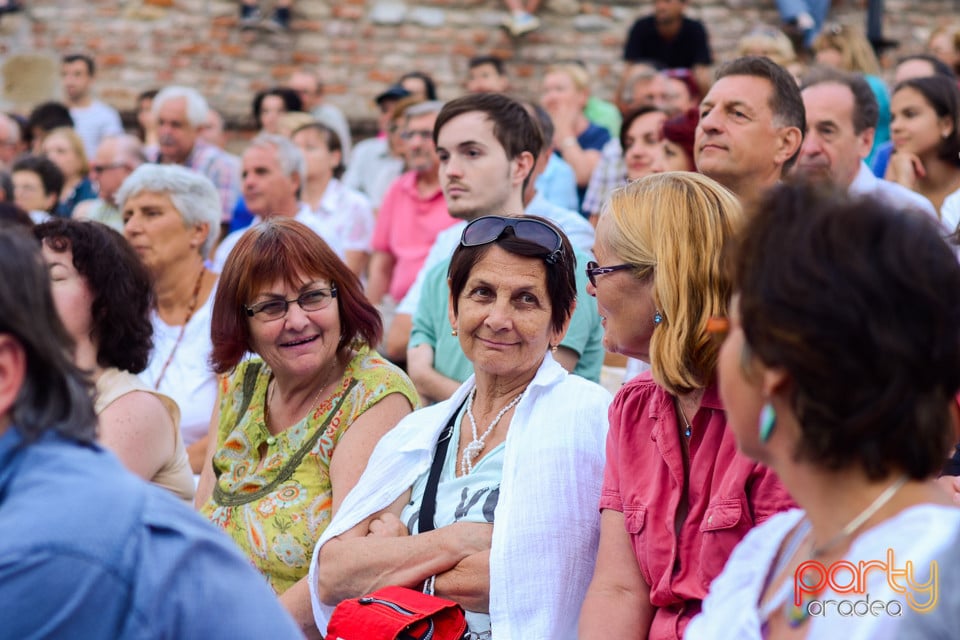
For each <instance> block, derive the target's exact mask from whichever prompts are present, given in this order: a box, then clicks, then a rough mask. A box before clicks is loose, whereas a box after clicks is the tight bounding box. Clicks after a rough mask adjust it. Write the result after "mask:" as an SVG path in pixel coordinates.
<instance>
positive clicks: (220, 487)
mask: <svg viewBox="0 0 960 640" xmlns="http://www.w3.org/2000/svg"><path fill="white" fill-rule="evenodd" d="M271 375H272V374H271V372H270V369H269V367H267V365H266V364H265V363H264V362H263V361H262V360H260V359H259V358H255V359H252V360H249V361H245V362H243V363H241V364H240V365H238V366H237V369H236V371H235V372H234V373H233V375H231V376H230V377H224V378H222V379H221V381H220V426H219V430H218V433H217V452H216V453H215V454H214V456H213V470H214V474H215V476H216V485H215V487H214V492H213V496H212V497H211V498H210V499H209V500H208V501H207V503H206V504H205V505H203V507H202V508H201V510H200V512H201V513H202V514H203V515H204V516H206V517H207V518H209V519H210V521H211V522H213V523H214V524H215V525H217V526H218V527H220V528H222V529H223V530H224V531H226V532H227V533H228V534H229V535H230V536H231V537H232V538H233V539H234V541H235V542H236V543H237V544H238V545H239V546H240V548H241V549H242V550H243V552H244V553H245V554H246V556H247V557H248V558H249V559H250V561H251V562H252V563H253V564H254V566H255V567H256V568H257V569H258V570H259V571H260V572H261V573H263V574H264V575H265V576H266V577H267V579H268V581H269V582H270V584H271V586H273V588H274V590H276V592H277V593H278V594H279V593H283V592H284V591H286V590H287V589H289V588H290V587H291V586H292V585H293V584H294V583H296V582H297V581H298V580H299V579H300V578H302V577H303V576H305V575H306V574H307V570H308V568H309V565H310V554H311V553H313V547H314V544H315V543H316V541H317V539H318V538H319V537H320V534H321V533H323V530H324V529H325V528H326V526H327V524H328V523H329V522H330V516H331V513H330V511H331V504H332V497H333V493H332V490H331V486H330V474H329V469H330V459H331V457H332V456H333V450H334V447H336V445H337V442H339V441H340V438H341V437H342V436H343V434H344V433H345V432H346V430H347V429H348V428H349V426H350V425H351V424H352V423H353V421H354V420H356V419H357V418H358V417H360V415H361V414H363V412H364V411H366V410H367V409H369V408H370V407H372V406H373V405H374V404H376V403H377V402H378V401H380V400H382V399H383V398H384V397H386V396H388V395H390V394H391V393H401V394H403V395H404V396H405V397H406V398H407V400H408V401H409V402H410V406H411V407H413V408H416V407H417V406H418V403H419V399H418V396H417V391H416V389H415V388H414V386H413V383H412V382H411V381H410V379H409V378H408V377H407V376H406V374H405V373H403V371H401V370H400V369H399V368H397V367H396V366H394V365H393V364H391V363H390V362H388V361H387V360H385V359H384V358H382V357H381V356H380V355H379V354H378V353H376V352H375V351H372V350H370V349H369V348H367V347H363V348H361V349H359V350H358V351H357V353H356V355H355V356H354V357H353V359H352V360H351V361H350V363H349V364H348V365H347V368H346V371H345V372H344V375H343V377H342V378H341V379H340V382H339V385H338V387H337V388H336V390H335V391H334V393H333V394H332V395H331V396H330V398H328V399H326V400H324V401H323V402H322V403H320V405H319V406H318V407H317V408H316V409H315V410H314V411H312V412H311V413H309V414H308V415H307V416H306V417H304V418H303V420H301V421H300V422H298V423H297V424H295V425H293V426H291V427H290V428H289V429H287V430H285V431H283V432H282V433H279V434H277V435H276V436H271V435H270V433H268V432H267V428H266V426H265V423H264V415H263V411H264V405H265V403H266V393H267V385H268V383H269V382H270V378H271ZM263 443H266V444H267V450H266V454H265V457H264V458H263V460H262V461H261V456H260V454H259V453H258V449H259V447H260V445H261V444H263Z"/></svg>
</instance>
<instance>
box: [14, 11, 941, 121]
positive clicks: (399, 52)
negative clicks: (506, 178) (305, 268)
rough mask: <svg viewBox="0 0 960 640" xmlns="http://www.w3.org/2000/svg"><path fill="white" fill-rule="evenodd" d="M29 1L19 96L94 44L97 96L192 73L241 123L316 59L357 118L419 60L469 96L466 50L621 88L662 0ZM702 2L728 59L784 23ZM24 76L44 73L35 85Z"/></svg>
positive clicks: (891, 23) (907, 30)
mask: <svg viewBox="0 0 960 640" xmlns="http://www.w3.org/2000/svg"><path fill="white" fill-rule="evenodd" d="M24 2H25V4H27V5H29V7H30V11H29V15H25V14H17V15H7V16H4V17H3V18H2V19H0V64H3V63H10V62H11V61H14V60H20V59H21V58H22V56H24V55H27V56H39V57H41V58H48V60H43V59H41V60H39V61H37V60H33V62H34V64H35V66H34V67H33V68H32V69H31V71H30V72H29V73H28V74H26V75H27V76H28V78H27V79H26V81H24V80H23V79H21V80H20V81H19V83H11V82H10V81H9V79H7V78H5V83H6V85H7V90H6V91H5V92H4V95H3V100H4V101H5V102H6V103H7V106H10V105H11V104H16V103H22V102H23V101H24V96H26V95H28V94H29V95H31V96H32V95H33V94H36V93H37V92H39V93H44V92H47V93H49V92H50V91H54V92H55V91H57V90H58V88H59V87H58V80H57V78H56V71H57V65H56V63H55V61H56V59H57V56H58V55H59V54H60V53H62V52H65V51H88V52H92V53H93V54H94V55H95V57H96V60H97V62H98V64H99V73H98V75H99V79H98V85H97V86H98V94H99V96H100V97H101V98H103V99H105V100H107V101H108V102H110V103H112V104H114V105H115V106H117V107H118V108H119V109H121V110H130V109H132V108H133V104H134V97H135V96H136V94H137V93H138V92H140V91H142V90H145V89H148V88H153V87H158V86H162V85H164V84H168V83H180V84H189V85H193V86H196V87H198V88H200V89H201V91H203V92H204V93H205V95H206V96H207V97H208V99H209V100H210V102H211V104H212V105H213V106H215V107H216V108H218V109H219V110H221V111H222V112H224V113H225V114H226V115H227V118H228V121H230V122H231V123H232V124H234V125H244V124H246V123H249V120H250V116H249V111H250V107H249V104H250V99H251V96H252V95H253V93H254V92H255V91H257V90H259V89H262V88H265V87H268V86H271V85H274V84H277V83H280V82H282V81H283V79H284V78H286V77H287V75H288V74H289V73H290V72H291V71H292V70H293V69H294V68H296V67H298V66H301V65H308V66H315V67H318V68H320V69H321V70H322V73H323V76H324V77H325V80H326V87H327V92H328V95H329V99H330V100H331V101H332V102H333V103H335V104H337V105H339V106H340V107H341V108H343V110H344V112H345V113H346V114H347V115H348V118H350V120H351V122H352V123H353V124H354V126H358V127H362V126H364V125H365V124H368V123H369V122H370V121H371V120H372V118H373V115H374V113H373V105H372V103H371V98H372V97H373V96H374V95H376V94H377V93H378V92H379V91H380V90H382V89H383V87H384V86H385V85H386V84H387V83H389V82H390V81H392V80H393V79H395V78H396V77H397V76H398V75H400V74H401V73H403V72H404V71H408V70H410V69H413V68H418V69H422V70H424V71H427V72H428V73H430V74H431V75H433V76H434V78H435V79H436V80H437V82H438V85H439V89H440V93H441V97H446V98H449V97H453V96H455V95H457V93H458V92H459V90H460V83H461V82H462V79H463V77H464V75H465V73H466V62H467V59H468V58H469V57H470V56H473V55H475V54H479V53H496V54H498V55H501V56H503V57H505V58H507V59H508V60H509V61H510V68H511V76H512V78H513V81H514V84H515V85H516V86H517V87H518V88H519V89H520V93H526V94H531V93H532V92H534V91H536V86H537V84H538V78H539V76H540V73H541V71H542V69H543V67H544V66H545V65H547V64H549V63H550V62H551V61H554V60H557V59H563V58H570V57H578V58H580V59H582V60H584V61H585V62H586V64H587V65H588V67H589V69H590V71H591V74H592V78H593V83H594V90H595V91H596V92H598V93H599V94H600V95H604V96H610V95H611V94H612V92H613V88H614V86H615V84H616V78H617V77H618V74H619V73H620V71H621V69H622V66H621V62H620V55H621V51H622V47H623V39H624V37H625V36H626V32H627V30H628V28H629V26H630V24H631V23H632V21H633V20H634V19H635V18H636V17H637V16H639V15H642V14H644V13H647V12H649V11H650V7H651V4H650V3H649V2H640V3H635V2H626V1H623V0H619V1H608V0H596V1H595V2H578V1H576V0H545V2H544V3H543V5H544V6H543V7H542V8H541V10H540V12H539V15H540V17H541V19H542V21H543V26H542V28H541V29H540V30H539V31H537V32H534V33H531V34H528V35H527V36H525V37H523V38H522V39H514V38H511V37H510V36H509V35H508V34H507V33H506V32H505V31H504V30H503V29H501V28H499V24H500V21H501V19H502V18H503V17H504V15H505V13H504V11H503V6H502V4H501V2H500V0H368V1H364V0H295V2H294V20H293V29H292V31H291V32H290V33H289V34H270V33H267V32H243V31H241V30H240V29H239V28H238V25H237V22H238V20H237V15H238V8H237V6H238V2H236V1H228V0H87V1H85V2H84V1H82V0H69V2H66V1H64V0H24ZM263 4H264V5H265V6H269V4H270V3H269V2H267V3H263ZM690 4H691V8H690V11H689V13H690V14H691V15H692V16H694V17H698V18H700V19H702V20H704V21H705V22H706V24H707V27H708V29H709V31H710V35H711V41H712V44H713V48H714V52H715V56H716V58H717V59H718V60H723V59H725V58H727V57H729V55H730V51H731V50H732V48H733V46H734V44H735V42H736V40H737V38H738V37H739V36H740V35H742V34H743V33H744V32H745V31H747V30H748V29H749V28H750V27H751V26H753V25H755V24H757V23H761V22H768V23H772V24H776V22H777V13H776V10H775V8H774V3H773V0H726V1H718V0H691V1H690ZM835 4H836V5H838V6H836V7H835V9H834V11H833V16H832V17H833V18H835V19H840V20H843V21H849V22H854V23H857V24H861V25H862V24H863V21H864V14H863V10H862V9H860V8H859V4H860V1H859V0H845V1H840V2H835ZM886 5H887V9H886V20H885V35H886V36H887V37H890V38H895V39H898V40H900V41H901V42H902V46H901V51H915V50H917V49H918V48H920V47H921V46H922V43H923V41H924V40H925V38H926V35H927V34H928V33H929V31H930V29H931V28H932V27H933V26H934V25H935V24H936V23H938V22H939V21H942V20H944V19H946V18H947V17H949V16H950V15H951V14H953V15H956V14H957V10H958V8H960V6H958V5H960V0H887V3H886ZM51 63H52V64H51ZM8 66H9V65H8ZM21 68H22V66H21ZM46 76H50V77H46ZM25 82H26V83H27V84H29V83H33V85H32V87H30V89H31V90H30V91H28V90H27V89H28V88H27V84H25ZM11 84H12V85H13V86H11Z"/></svg>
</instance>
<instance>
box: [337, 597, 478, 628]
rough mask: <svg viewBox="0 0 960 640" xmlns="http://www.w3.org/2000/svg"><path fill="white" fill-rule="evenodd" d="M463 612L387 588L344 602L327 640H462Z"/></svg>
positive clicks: (444, 602) (448, 603) (449, 603)
mask: <svg viewBox="0 0 960 640" xmlns="http://www.w3.org/2000/svg"><path fill="white" fill-rule="evenodd" d="M466 632H467V620H466V618H465V617H464V615H463V608H461V607H460V605H459V604H457V603H456V602H454V601H453V600H446V599H444V598H438V597H437V596H428V595H427V594H425V593H420V592H419V591H414V590H413V589H407V588H406V587H384V588H383V589H378V590H376V591H374V592H373V593H371V594H368V595H365V596H361V597H359V598H352V599H350V600H344V601H343V602H341V603H340V604H338V605H337V607H336V609H334V610H333V615H332V616H331V617H330V622H329V624H327V640H431V639H432V640H461V638H463V635H464V634H465V633H466Z"/></svg>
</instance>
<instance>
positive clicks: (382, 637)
mask: <svg viewBox="0 0 960 640" xmlns="http://www.w3.org/2000/svg"><path fill="white" fill-rule="evenodd" d="M458 413H459V411H457V412H455V413H454V414H453V416H451V417H450V421H449V422H448V423H447V426H446V428H445V429H444V431H443V432H442V433H441V435H440V438H439V440H437V446H436V450H435V451H434V455H433V463H432V464H431V466H430V474H429V476H427V484H426V487H424V492H423V501H422V503H421V505H420V516H419V518H420V519H419V524H418V527H419V531H420V533H425V532H427V531H432V530H433V529H434V524H435V523H434V514H435V513H436V508H437V486H438V485H439V483H440V472H441V470H442V469H443V461H444V459H445V458H446V455H447V447H448V445H449V444H450V439H451V437H452V435H453V425H454V420H456V416H457V414H458ZM431 591H432V587H431ZM466 632H467V619H466V617H465V616H464V613H463V607H461V606H460V605H459V604H457V603H456V602H454V601H453V600H446V599H445V598H440V597H437V596H434V595H428V594H426V593H421V592H420V591H414V590H413V589H408V588H406V587H384V588H382V589H377V590H376V591H374V592H373V593H369V594H367V595H365V596H361V597H359V598H353V599H351V600H344V601H342V602H341V603H340V604H338V605H337V606H336V608H335V609H334V610H333V615H331V616H330V622H329V623H328V624H327V640H462V638H463V636H464V635H465V634H466Z"/></svg>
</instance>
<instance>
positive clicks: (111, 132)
mask: <svg viewBox="0 0 960 640" xmlns="http://www.w3.org/2000/svg"><path fill="white" fill-rule="evenodd" d="M95 71H96V67H95V66H94V63H93V58H91V57H90V56H87V55H84V54H79V53H75V54H70V55H67V56H64V57H63V60H62V62H61V64H60V79H61V80H62V82H63V95H64V98H65V102H66V104H67V107H69V108H70V117H71V118H73V128H74V129H75V130H76V132H77V135H79V136H80V139H81V140H83V148H84V151H86V153H87V157H88V158H92V157H93V154H94V153H96V151H97V147H98V146H99V145H100V141H101V140H103V139H104V138H106V137H107V136H116V135H120V134H122V133H123V124H122V123H121V122H120V114H118V113H117V110H116V109H114V108H113V107H111V106H109V105H106V104H104V103H103V102H100V101H99V100H94V99H93V95H92V92H91V89H92V86H93V76H94V73H95Z"/></svg>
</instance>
